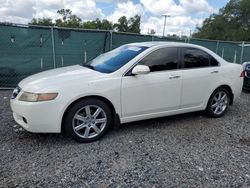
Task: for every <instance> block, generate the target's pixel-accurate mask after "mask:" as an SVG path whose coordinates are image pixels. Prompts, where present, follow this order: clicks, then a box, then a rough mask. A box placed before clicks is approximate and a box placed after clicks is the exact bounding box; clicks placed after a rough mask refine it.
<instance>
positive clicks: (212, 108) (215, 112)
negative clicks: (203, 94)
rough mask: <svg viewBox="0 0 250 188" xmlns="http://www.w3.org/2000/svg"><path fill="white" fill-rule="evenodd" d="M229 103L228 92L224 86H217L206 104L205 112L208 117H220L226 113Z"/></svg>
mask: <svg viewBox="0 0 250 188" xmlns="http://www.w3.org/2000/svg"><path fill="white" fill-rule="evenodd" d="M229 104H230V95H229V92H228V91H227V90H226V89H224V88H218V89H216V90H215V91H214V92H213V94H212V95H211V97H210V99H209V101H208V104H207V108H206V112H207V114H208V116H210V117H215V118H217V117H221V116H223V115H224V114H225V113H226V111H227V109H228V106H229Z"/></svg>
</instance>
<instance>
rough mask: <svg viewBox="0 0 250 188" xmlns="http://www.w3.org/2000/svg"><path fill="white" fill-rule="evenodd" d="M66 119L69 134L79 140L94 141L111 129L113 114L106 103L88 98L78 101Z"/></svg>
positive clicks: (65, 125)
mask: <svg viewBox="0 0 250 188" xmlns="http://www.w3.org/2000/svg"><path fill="white" fill-rule="evenodd" d="M64 120H65V121H64V129H65V132H66V133H67V135H68V136H70V137H72V138H73V139H75V140H76V141H78V142H93V141H95V140H98V139H99V138H101V137H102V136H103V135H104V134H105V133H106V132H107V131H108V130H109V128H110V127H111V122H112V121H111V120H112V115H111V111H110V109H109V107H108V105H107V104H106V103H104V102H103V101H101V100H98V99H94V98H88V99H83V100H80V101H78V102H76V103H75V104H74V105H73V106H72V107H71V108H70V110H69V111H68V113H67V114H66V116H65V119H64Z"/></svg>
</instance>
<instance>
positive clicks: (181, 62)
mask: <svg viewBox="0 0 250 188" xmlns="http://www.w3.org/2000/svg"><path fill="white" fill-rule="evenodd" d="M185 48H189V49H190V48H192V49H196V50H200V51H202V52H204V53H205V54H207V55H208V56H209V57H210V58H209V66H207V67H195V68H185V63H184V49H185ZM211 58H213V59H214V60H215V61H217V63H218V65H213V66H211ZM180 64H181V66H180V69H182V70H193V69H206V68H211V67H220V66H221V64H220V62H219V61H218V60H217V59H216V58H215V57H214V56H212V55H211V54H210V53H208V52H206V51H204V50H202V49H200V48H195V47H180Z"/></svg>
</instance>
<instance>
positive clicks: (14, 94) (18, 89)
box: [11, 86, 21, 99]
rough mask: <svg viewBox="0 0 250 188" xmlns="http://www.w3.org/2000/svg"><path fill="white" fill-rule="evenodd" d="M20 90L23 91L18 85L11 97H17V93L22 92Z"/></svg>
mask: <svg viewBox="0 0 250 188" xmlns="http://www.w3.org/2000/svg"><path fill="white" fill-rule="evenodd" d="M20 91H21V88H20V87H18V86H17V87H16V88H15V89H14V90H13V93H12V96H11V99H15V98H16V97H17V95H18V94H19V93H20Z"/></svg>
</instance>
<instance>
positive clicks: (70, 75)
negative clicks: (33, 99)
mask: <svg viewBox="0 0 250 188" xmlns="http://www.w3.org/2000/svg"><path fill="white" fill-rule="evenodd" d="M105 75H106V74H104V73H100V72H97V71H94V70H92V69H89V68H85V67H82V66H80V65H74V66H68V67H63V68H57V69H53V70H48V71H44V72H41V73H38V74H34V75H31V76H29V77H27V78H25V79H24V80H22V81H21V82H20V83H19V84H18V85H19V87H21V88H22V90H23V91H28V92H42V91H51V90H57V89H59V88H62V87H63V86H66V85H69V84H70V85H74V84H77V83H81V84H84V83H86V82H88V81H89V80H90V79H91V80H95V79H101V78H103V77H105Z"/></svg>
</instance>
